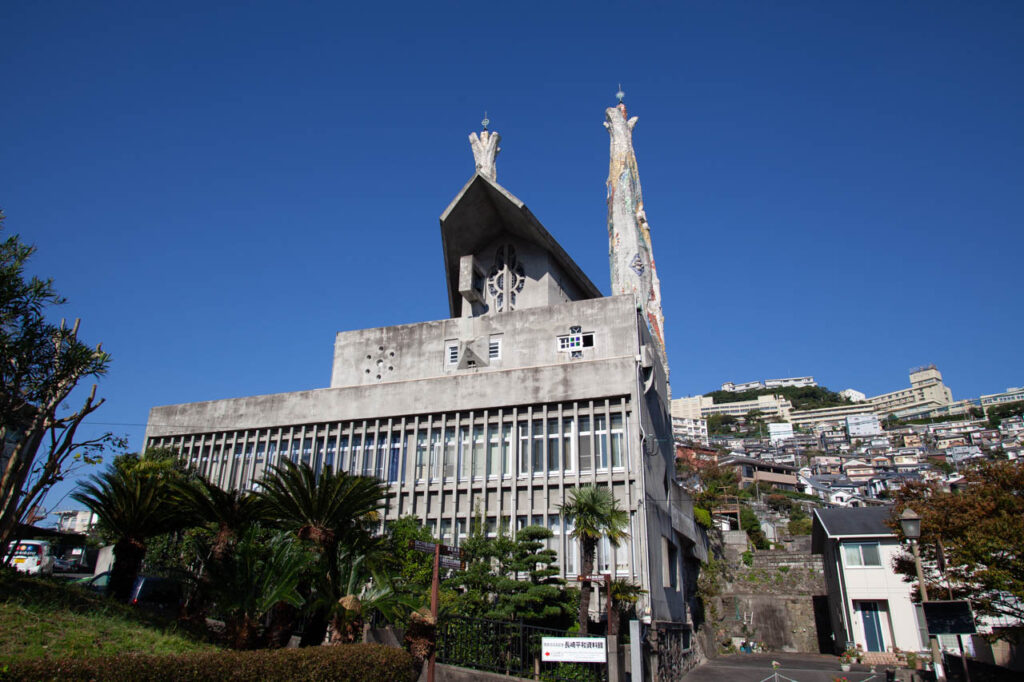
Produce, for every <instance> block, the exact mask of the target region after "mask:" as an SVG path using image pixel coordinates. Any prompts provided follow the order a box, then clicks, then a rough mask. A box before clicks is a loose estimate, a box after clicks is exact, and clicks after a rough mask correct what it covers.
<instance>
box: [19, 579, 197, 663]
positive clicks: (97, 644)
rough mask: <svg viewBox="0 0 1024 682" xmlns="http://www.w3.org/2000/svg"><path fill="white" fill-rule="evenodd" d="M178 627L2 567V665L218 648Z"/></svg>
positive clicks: (56, 581) (64, 585) (59, 582)
mask: <svg viewBox="0 0 1024 682" xmlns="http://www.w3.org/2000/svg"><path fill="white" fill-rule="evenodd" d="M215 648H216V647H214V646H213V645H211V644H206V643H203V642H200V641H198V640H196V639H195V638H193V637H191V636H190V635H189V634H188V633H187V632H185V631H183V630H181V629H179V628H178V627H177V626H176V625H175V624H174V623H173V621H172V622H168V621H161V620H160V619H157V618H155V617H151V616H147V615H146V614H145V613H143V612H140V611H139V610H137V609H135V608H132V607H129V606H127V605H124V604H117V603H114V602H112V601H111V600H109V599H106V598H104V597H100V596H97V595H93V594H90V593H88V592H87V591H85V590H83V589H79V588H77V587H73V586H71V585H69V584H67V583H65V582H64V581H63V580H61V579H60V578H35V577H27V576H22V575H20V574H17V573H14V572H13V571H11V570H9V569H0V665H2V664H3V663H4V662H8V661H14V660H18V659H25V658H39V657H46V658H57V657H65V656H70V657H84V656H103V655H107V654H116V653H129V652H131V653H147V654H171V653H182V652H186V651H197V650H211V649H215Z"/></svg>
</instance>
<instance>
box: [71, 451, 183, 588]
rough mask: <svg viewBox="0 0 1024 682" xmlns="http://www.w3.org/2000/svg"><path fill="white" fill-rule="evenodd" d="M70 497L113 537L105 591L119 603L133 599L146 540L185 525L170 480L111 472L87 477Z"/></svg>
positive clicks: (130, 471) (139, 473)
mask: <svg viewBox="0 0 1024 682" xmlns="http://www.w3.org/2000/svg"><path fill="white" fill-rule="evenodd" d="M71 498H72V499H73V500H75V501H77V502H80V503H82V504H84V505H85V506H86V507H88V508H89V510H90V511H92V512H93V513H95V514H96V516H97V517H99V520H100V524H101V526H102V527H103V528H105V529H106V530H107V531H108V532H110V533H111V534H113V535H114V537H115V538H116V539H115V542H114V565H113V567H112V568H111V571H110V583H109V587H108V590H109V592H110V593H111V594H113V595H114V597H115V598H116V599H118V600H120V601H128V597H129V596H130V594H131V589H132V585H134V584H135V578H136V577H137V576H138V574H139V569H140V567H141V566H142V560H143V558H145V556H146V540H147V539H148V538H151V537H153V536H156V535H161V534H163V533H169V532H171V531H173V530H177V529H178V528H182V527H184V526H185V525H187V523H186V522H185V520H184V519H183V518H182V516H181V514H179V513H178V512H177V509H176V508H175V505H174V504H173V503H172V497H171V485H170V484H169V482H168V480H167V479H165V478H163V477H159V476H153V475H150V474H147V473H146V472H144V471H140V470H134V469H117V468H111V469H108V470H107V471H106V472H104V473H103V474H101V475H93V476H90V477H89V480H88V481H86V482H82V483H79V490H77V491H75V492H74V493H72V494H71Z"/></svg>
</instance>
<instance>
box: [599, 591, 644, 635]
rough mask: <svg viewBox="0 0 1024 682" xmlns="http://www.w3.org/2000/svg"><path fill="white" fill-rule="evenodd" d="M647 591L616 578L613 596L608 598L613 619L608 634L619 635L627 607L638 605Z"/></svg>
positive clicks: (610, 621) (609, 622)
mask: <svg viewBox="0 0 1024 682" xmlns="http://www.w3.org/2000/svg"><path fill="white" fill-rule="evenodd" d="M646 592H647V590H644V589H641V588H640V586H639V585H637V584H635V583H632V582H630V581H628V580H622V579H620V578H616V579H615V580H613V581H612V586H611V594H610V595H609V596H608V601H609V604H610V605H611V607H610V610H611V619H610V620H609V621H608V634H609V635H617V634H619V625H620V624H621V621H622V613H623V611H625V610H626V609H625V608H624V607H626V606H627V605H632V604H636V603H637V601H638V600H639V599H640V595H641V594H644V593H646Z"/></svg>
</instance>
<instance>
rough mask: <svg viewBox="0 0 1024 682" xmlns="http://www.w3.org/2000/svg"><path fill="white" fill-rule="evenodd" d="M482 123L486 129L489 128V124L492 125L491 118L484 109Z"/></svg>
mask: <svg viewBox="0 0 1024 682" xmlns="http://www.w3.org/2000/svg"><path fill="white" fill-rule="evenodd" d="M480 125H482V126H483V127H484V130H487V126H489V125H491V119H489V118H487V112H486V111H484V120H482V121H480Z"/></svg>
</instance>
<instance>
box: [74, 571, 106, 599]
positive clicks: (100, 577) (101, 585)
mask: <svg viewBox="0 0 1024 682" xmlns="http://www.w3.org/2000/svg"><path fill="white" fill-rule="evenodd" d="M72 584H73V585H81V586H82V587H84V588H85V589H87V590H90V591H92V592H96V593H97V594H106V593H107V585H109V584H110V571H103V572H102V573H99V574H97V575H93V576H89V577H87V578H79V579H77V580H73V581H72Z"/></svg>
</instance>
